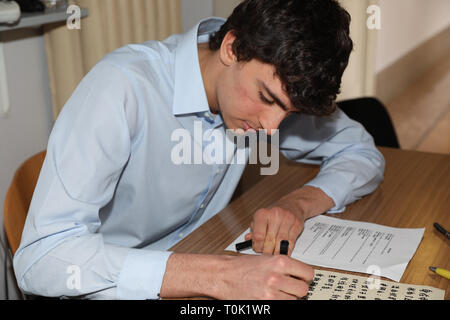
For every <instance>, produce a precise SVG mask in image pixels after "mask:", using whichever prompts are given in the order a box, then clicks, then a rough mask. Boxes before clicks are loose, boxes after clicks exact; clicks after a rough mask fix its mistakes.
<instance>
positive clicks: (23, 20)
mask: <svg viewBox="0 0 450 320" xmlns="http://www.w3.org/2000/svg"><path fill="white" fill-rule="evenodd" d="M66 10H67V8H59V9H47V10H46V11H43V12H32V13H28V12H24V13H22V15H21V17H20V20H19V21H18V22H16V23H14V24H4V23H0V32H2V31H9V30H14V29H21V28H34V27H39V26H41V25H43V24H47V23H54V22H59V21H65V20H66V19H67V18H68V17H69V16H70V14H67V13H66ZM88 13H89V12H88V9H87V8H81V18H84V17H87V16H88Z"/></svg>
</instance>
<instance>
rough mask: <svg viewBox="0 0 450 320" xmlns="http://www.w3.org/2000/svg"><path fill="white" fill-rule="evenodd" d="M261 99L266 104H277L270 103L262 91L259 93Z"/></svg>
mask: <svg viewBox="0 0 450 320" xmlns="http://www.w3.org/2000/svg"><path fill="white" fill-rule="evenodd" d="M259 98H260V99H261V101H262V102H264V103H266V104H270V105H272V104H274V103H275V101H270V100H269V99H267V98H266V97H265V96H264V95H263V94H262V92H261V91H260V92H259Z"/></svg>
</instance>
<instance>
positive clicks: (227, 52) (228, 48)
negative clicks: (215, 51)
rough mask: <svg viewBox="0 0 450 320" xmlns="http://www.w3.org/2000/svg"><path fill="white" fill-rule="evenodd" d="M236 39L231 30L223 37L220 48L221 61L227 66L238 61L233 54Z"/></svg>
mask: <svg viewBox="0 0 450 320" xmlns="http://www.w3.org/2000/svg"><path fill="white" fill-rule="evenodd" d="M235 39H236V36H235V35H234V34H233V31H231V30H230V31H228V32H227V34H226V35H225V37H223V40H222V45H221V46H220V61H221V62H222V63H223V64H224V65H226V66H230V65H232V64H233V63H235V62H236V61H237V58H236V55H235V54H234V52H233V43H234V40H235Z"/></svg>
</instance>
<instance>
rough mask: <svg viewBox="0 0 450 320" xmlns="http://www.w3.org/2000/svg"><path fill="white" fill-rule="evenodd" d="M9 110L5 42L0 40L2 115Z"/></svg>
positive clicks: (0, 105)
mask: <svg viewBox="0 0 450 320" xmlns="http://www.w3.org/2000/svg"><path fill="white" fill-rule="evenodd" d="M8 112H9V96H8V83H7V78H6V64H5V55H4V53H3V43H2V42H1V41H0V115H2V116H5V115H6V114H8Z"/></svg>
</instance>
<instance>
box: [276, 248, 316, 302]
mask: <svg viewBox="0 0 450 320" xmlns="http://www.w3.org/2000/svg"><path fill="white" fill-rule="evenodd" d="M274 259H275V260H274V267H273V269H272V270H273V273H272V274H271V277H270V279H269V281H268V287H269V288H272V289H275V288H276V290H279V291H280V292H283V293H284V294H287V295H288V297H286V299H292V298H297V297H298V298H300V297H304V296H306V295H307V294H308V289H309V286H308V284H307V282H308V281H311V280H312V279H313V278H314V269H313V268H312V267H311V266H309V265H306V264H304V263H302V262H300V261H297V260H294V259H291V258H289V257H286V256H277V257H274Z"/></svg>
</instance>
